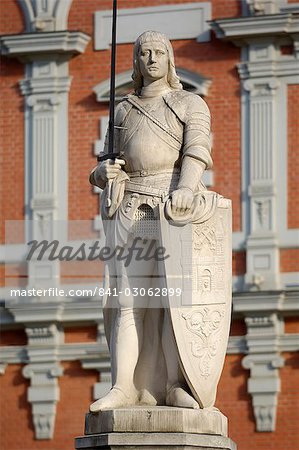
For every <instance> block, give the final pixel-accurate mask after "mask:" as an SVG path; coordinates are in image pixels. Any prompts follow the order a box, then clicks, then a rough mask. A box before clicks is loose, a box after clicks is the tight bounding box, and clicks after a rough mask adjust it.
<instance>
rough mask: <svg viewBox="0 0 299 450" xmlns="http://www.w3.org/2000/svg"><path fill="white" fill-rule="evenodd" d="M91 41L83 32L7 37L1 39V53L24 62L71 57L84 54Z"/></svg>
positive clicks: (26, 34)
mask: <svg viewBox="0 0 299 450" xmlns="http://www.w3.org/2000/svg"><path fill="white" fill-rule="evenodd" d="M89 41H90V36H88V35H87V34H85V33H82V32H81V31H54V32H45V33H23V34H15V35H5V36H1V37H0V52H1V54H2V55H5V56H8V57H12V58H19V59H21V60H22V61H23V62H27V61H32V60H35V59H37V58H38V57H39V56H43V55H49V54H55V55H65V56H68V57H71V56H73V55H76V54H79V53H83V52H84V51H85V48H86V46H87V44H88V42H89Z"/></svg>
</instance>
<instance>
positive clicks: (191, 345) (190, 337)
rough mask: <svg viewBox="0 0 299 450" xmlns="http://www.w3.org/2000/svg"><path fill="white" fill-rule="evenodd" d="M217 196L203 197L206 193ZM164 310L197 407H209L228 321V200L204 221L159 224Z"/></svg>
mask: <svg viewBox="0 0 299 450" xmlns="http://www.w3.org/2000/svg"><path fill="white" fill-rule="evenodd" d="M213 194H214V195H217V194H215V193H209V195H213ZM161 238H162V243H163V245H165V247H166V248H171V251H170V254H169V258H168V259H166V260H165V261H164V264H165V279H166V284H167V287H168V288H170V287H174V288H175V292H180V295H174V296H172V297H169V311H170V316H171V321H172V325H173V331H174V335H175V340H176V344H177V347H178V351H179V355H180V360H181V366H182V370H183V372H184V375H185V377H186V380H187V381H188V384H189V387H190V389H191V391H192V393H193V395H194V397H195V398H196V400H197V401H198V402H199V404H200V405H201V406H202V407H209V406H212V405H213V404H214V401H215V396H216V390H217V383H218V381H219V378H220V374H221V371H222V368H223V363H224V358H225V353H226V348H227V342H228V335H229V327H230V318H231V302H232V294H231V292H232V289H231V278H232V275H231V261H232V254H231V202H230V200H227V199H224V198H223V197H218V200H217V206H216V207H215V208H214V210H213V212H212V213H211V214H208V215H207V216H206V217H205V219H204V220H200V219H198V220H195V221H193V222H192V223H189V224H187V225H185V226H182V227H179V226H172V225H168V226H164V227H163V226H162V229H161Z"/></svg>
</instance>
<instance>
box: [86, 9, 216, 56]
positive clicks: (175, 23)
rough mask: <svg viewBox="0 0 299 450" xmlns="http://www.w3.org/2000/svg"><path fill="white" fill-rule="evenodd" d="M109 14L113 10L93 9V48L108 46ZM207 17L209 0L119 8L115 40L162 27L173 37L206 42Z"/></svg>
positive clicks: (121, 41) (129, 40) (131, 38)
mask: <svg viewBox="0 0 299 450" xmlns="http://www.w3.org/2000/svg"><path fill="white" fill-rule="evenodd" d="M111 17H112V10H106V11H97V12H96V13H95V27H94V30H95V31H94V40H95V50H105V49H107V48H109V44H110V40H111V31H110V29H111ZM210 17H211V3H210V2H197V3H182V4H177V5H163V6H151V7H144V8H129V9H119V11H118V36H117V42H118V43H119V44H124V43H132V42H134V41H135V40H136V38H137V36H139V35H140V34H141V33H143V32H144V30H158V31H161V32H162V33H165V34H166V35H167V36H168V37H169V39H172V40H175V39H193V38H194V39H195V38H196V39H197V41H198V42H208V41H209V40H210V32H209V27H208V25H207V21H208V19H210Z"/></svg>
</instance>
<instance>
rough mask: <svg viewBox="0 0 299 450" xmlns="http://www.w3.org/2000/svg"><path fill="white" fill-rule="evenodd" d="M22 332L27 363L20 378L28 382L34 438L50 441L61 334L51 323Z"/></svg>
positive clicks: (53, 418) (60, 373)
mask: <svg viewBox="0 0 299 450" xmlns="http://www.w3.org/2000/svg"><path fill="white" fill-rule="evenodd" d="M25 330H26V334H27V337H28V346H27V355H28V360H29V364H28V365H26V366H25V367H24V369H23V375H24V377H25V378H29V379H30V380H31V385H30V387H29V389H28V393H27V398H28V401H29V402H30V403H31V404H32V417H33V423H34V429H35V438H36V439H52V438H53V434H54V424H55V416H56V403H57V402H58V401H59V387H58V383H57V377H59V376H61V375H62V374H63V370H62V367H61V366H60V364H59V363H58V358H57V353H56V352H57V346H58V345H59V344H60V343H61V342H62V340H63V333H62V331H61V330H60V329H59V328H58V327H57V326H56V325H54V324H53V323H52V324H48V325H46V324H45V325H42V324H41V325H40V326H34V325H30V326H29V325H27V326H26V327H25Z"/></svg>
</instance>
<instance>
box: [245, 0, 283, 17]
mask: <svg viewBox="0 0 299 450" xmlns="http://www.w3.org/2000/svg"><path fill="white" fill-rule="evenodd" d="M246 3H247V7H248V11H249V13H250V14H251V15H253V16H255V15H261V14H276V13H278V12H280V10H281V8H282V7H283V6H284V5H285V4H286V0H246Z"/></svg>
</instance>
